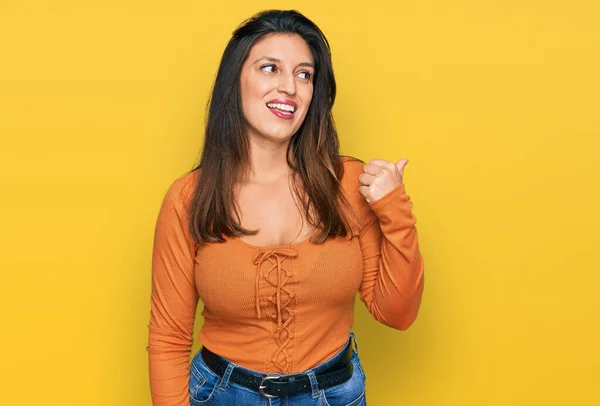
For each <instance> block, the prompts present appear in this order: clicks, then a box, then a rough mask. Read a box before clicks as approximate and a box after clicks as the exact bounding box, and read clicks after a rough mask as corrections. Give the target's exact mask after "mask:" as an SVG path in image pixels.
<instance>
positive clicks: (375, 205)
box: [369, 184, 415, 228]
mask: <svg viewBox="0 0 600 406" xmlns="http://www.w3.org/2000/svg"><path fill="white" fill-rule="evenodd" d="M369 208H370V209H371V210H372V211H373V213H375V215H376V216H377V218H378V219H379V222H380V224H381V226H382V227H384V226H389V225H392V224H396V225H400V224H402V225H407V224H406V223H407V220H408V223H412V224H411V225H414V220H415V219H414V217H413V215H412V202H411V201H410V197H409V196H408V195H407V194H406V188H405V186H404V184H400V185H399V186H397V187H396V188H395V189H393V190H392V191H391V192H389V193H387V194H386V195H384V196H383V197H381V198H380V199H378V200H376V201H374V202H371V203H369ZM394 228H396V227H394Z"/></svg>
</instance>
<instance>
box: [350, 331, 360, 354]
mask: <svg viewBox="0 0 600 406" xmlns="http://www.w3.org/2000/svg"><path fill="white" fill-rule="evenodd" d="M350 340H351V341H354V347H355V349H354V352H355V353H356V354H357V355H358V341H357V340H356V335H354V333H353V332H350ZM351 344H352V343H351Z"/></svg>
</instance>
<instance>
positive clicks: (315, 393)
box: [306, 369, 319, 399]
mask: <svg viewBox="0 0 600 406" xmlns="http://www.w3.org/2000/svg"><path fill="white" fill-rule="evenodd" d="M306 375H308V380H309V381H310V388H311V389H312V397H313V398H314V399H316V398H318V397H319V383H318V382H317V377H316V376H315V372H314V371H313V370H312V369H311V370H309V371H308V372H307V373H306Z"/></svg>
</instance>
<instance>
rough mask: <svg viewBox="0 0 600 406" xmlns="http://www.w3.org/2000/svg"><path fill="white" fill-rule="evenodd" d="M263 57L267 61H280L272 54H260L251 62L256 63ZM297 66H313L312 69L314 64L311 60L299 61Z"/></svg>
mask: <svg viewBox="0 0 600 406" xmlns="http://www.w3.org/2000/svg"><path fill="white" fill-rule="evenodd" d="M263 59H265V60H267V61H269V62H275V63H279V62H281V59H277V58H273V57H272V56H261V57H260V58H258V59H257V60H256V61H254V63H253V64H255V63H257V62H258V61H261V60H263ZM298 66H308V67H309V68H313V69H314V67H315V66H314V65H313V64H312V63H311V62H300V63H299V64H298Z"/></svg>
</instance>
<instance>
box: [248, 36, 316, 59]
mask: <svg viewBox="0 0 600 406" xmlns="http://www.w3.org/2000/svg"><path fill="white" fill-rule="evenodd" d="M262 58H265V59H270V60H273V61H274V62H277V61H280V62H283V63H290V64H293V65H296V64H300V63H312V62H313V58H312V53H311V51H310V48H309V47H308V44H307V43H306V41H304V39H303V38H302V37H301V36H299V35H297V34H271V35H267V36H265V37H263V38H261V39H260V40H259V41H257V42H256V44H254V46H253V47H252V49H251V50H250V55H249V59H250V62H251V63H254V62H256V61H258V60H260V59H262Z"/></svg>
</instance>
